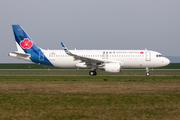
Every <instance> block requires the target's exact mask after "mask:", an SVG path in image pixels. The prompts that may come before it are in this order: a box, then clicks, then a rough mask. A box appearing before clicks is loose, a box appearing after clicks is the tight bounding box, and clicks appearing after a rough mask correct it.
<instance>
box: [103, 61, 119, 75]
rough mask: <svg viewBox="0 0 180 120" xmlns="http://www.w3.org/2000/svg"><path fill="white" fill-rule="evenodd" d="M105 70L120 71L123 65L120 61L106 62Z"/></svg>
mask: <svg viewBox="0 0 180 120" xmlns="http://www.w3.org/2000/svg"><path fill="white" fill-rule="evenodd" d="M104 70H105V71H106V72H111V73H120V72H121V65H120V63H106V64H105V66H104Z"/></svg>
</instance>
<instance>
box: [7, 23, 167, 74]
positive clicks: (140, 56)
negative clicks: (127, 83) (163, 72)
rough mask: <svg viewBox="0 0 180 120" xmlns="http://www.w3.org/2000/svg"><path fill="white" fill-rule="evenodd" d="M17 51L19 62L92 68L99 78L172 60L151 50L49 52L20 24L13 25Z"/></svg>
mask: <svg viewBox="0 0 180 120" xmlns="http://www.w3.org/2000/svg"><path fill="white" fill-rule="evenodd" d="M12 28H13V32H14V37H15V42H16V46H17V51H14V52H9V53H8V55H9V56H11V57H15V58H18V59H22V60H26V61H30V62H34V63H38V64H43V65H49V66H54V67H63V68H88V69H91V70H90V72H89V75H90V76H95V75H97V72H96V70H97V69H101V70H105V71H106V72H111V73H120V72H121V71H122V68H145V69H146V75H147V76H149V75H150V73H149V68H155V67H162V66H166V65H168V64H169V63H170V60H169V59H168V58H166V57H163V55H162V54H161V53H159V52H156V51H151V50H147V49H145V50H69V49H68V48H67V47H66V46H65V45H64V43H62V42H61V45H62V47H63V50H49V49H47V50H45V49H42V48H40V47H39V46H37V45H36V44H35V43H34V41H33V40H32V39H31V38H30V37H29V35H28V34H27V33H26V31H25V30H24V29H23V28H22V27H21V26H20V25H12Z"/></svg>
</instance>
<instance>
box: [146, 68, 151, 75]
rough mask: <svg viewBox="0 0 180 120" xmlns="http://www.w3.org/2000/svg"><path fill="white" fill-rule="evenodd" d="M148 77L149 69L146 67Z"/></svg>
mask: <svg viewBox="0 0 180 120" xmlns="http://www.w3.org/2000/svg"><path fill="white" fill-rule="evenodd" d="M149 75H150V73H149V68H148V67H146V76H149Z"/></svg>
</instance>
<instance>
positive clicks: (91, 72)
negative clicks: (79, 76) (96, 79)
mask: <svg viewBox="0 0 180 120" xmlns="http://www.w3.org/2000/svg"><path fill="white" fill-rule="evenodd" d="M89 75H90V76H95V75H97V72H96V71H90V72H89Z"/></svg>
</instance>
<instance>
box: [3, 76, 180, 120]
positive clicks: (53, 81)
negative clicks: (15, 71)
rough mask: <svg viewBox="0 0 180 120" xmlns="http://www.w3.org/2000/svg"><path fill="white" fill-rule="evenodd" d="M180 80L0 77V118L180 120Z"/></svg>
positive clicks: (123, 77)
mask: <svg viewBox="0 0 180 120" xmlns="http://www.w3.org/2000/svg"><path fill="white" fill-rule="evenodd" d="M179 84H180V76H149V77H147V76H93V77H92V76H0V106H1V107H0V118H1V119H6V120H7V119H11V120H14V119H27V120H28V119H45V120H46V119H47V120H49V119H51V120H53V119H82V120H84V119H127V120H129V119H142V120H144V119H179V118H180V87H179Z"/></svg>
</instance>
